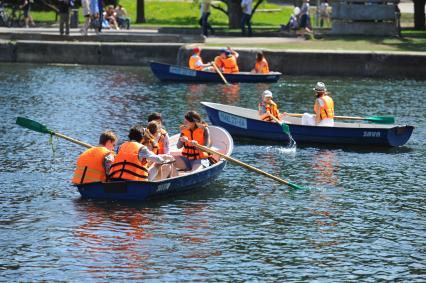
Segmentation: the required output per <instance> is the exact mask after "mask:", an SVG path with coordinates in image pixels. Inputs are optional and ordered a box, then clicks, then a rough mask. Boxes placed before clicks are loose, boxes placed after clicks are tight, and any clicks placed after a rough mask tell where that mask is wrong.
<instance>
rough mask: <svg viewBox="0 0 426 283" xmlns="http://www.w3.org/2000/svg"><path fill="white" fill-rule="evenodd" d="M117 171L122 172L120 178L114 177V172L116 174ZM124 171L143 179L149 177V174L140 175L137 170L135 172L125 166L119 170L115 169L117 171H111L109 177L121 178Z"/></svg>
mask: <svg viewBox="0 0 426 283" xmlns="http://www.w3.org/2000/svg"><path fill="white" fill-rule="evenodd" d="M116 173H120V177H118V178H114V177H113V176H114V174H116ZM123 173H127V174H130V175H133V176H135V177H138V178H141V179H147V178H148V176H144V175H139V174H137V173H135V172H133V171H130V170H127V169H125V168H121V169H118V170H115V171H113V172H111V173H110V174H109V179H121V177H122V175H123Z"/></svg>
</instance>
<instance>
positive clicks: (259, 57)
mask: <svg viewBox="0 0 426 283" xmlns="http://www.w3.org/2000/svg"><path fill="white" fill-rule="evenodd" d="M251 72H252V73H256V74H268V73H269V64H268V61H266V58H265V56H264V55H263V52H262V51H259V52H257V54H256V64H255V66H254V69H253V70H251Z"/></svg>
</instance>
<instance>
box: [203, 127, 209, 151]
mask: <svg viewBox="0 0 426 283" xmlns="http://www.w3.org/2000/svg"><path fill="white" fill-rule="evenodd" d="M203 145H204V146H208V147H210V131H209V128H207V127H205V128H204V144H203Z"/></svg>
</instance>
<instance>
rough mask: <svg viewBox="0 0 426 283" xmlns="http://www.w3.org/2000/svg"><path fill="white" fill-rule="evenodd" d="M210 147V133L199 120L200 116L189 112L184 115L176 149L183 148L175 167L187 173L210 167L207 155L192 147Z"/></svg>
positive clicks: (206, 126)
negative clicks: (197, 145) (198, 145)
mask: <svg viewBox="0 0 426 283" xmlns="http://www.w3.org/2000/svg"><path fill="white" fill-rule="evenodd" d="M196 144H200V145H203V146H207V147H208V146H210V132H209V129H208V125H207V123H206V122H204V121H203V120H202V119H201V116H200V114H198V113H197V112H195V111H189V112H187V113H186V114H185V118H184V119H183V125H182V126H181V134H180V138H179V141H178V143H177V148H183V150H182V156H180V160H179V163H178V160H176V161H177V162H176V167H178V168H183V169H185V170H187V171H189V170H191V171H196V170H198V169H202V168H206V167H208V166H209V165H210V161H209V160H208V158H209V154H208V153H206V152H204V151H202V150H199V149H198V148H196V147H195V146H194V145H196Z"/></svg>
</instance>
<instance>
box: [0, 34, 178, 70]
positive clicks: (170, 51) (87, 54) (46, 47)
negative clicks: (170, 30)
mask: <svg viewBox="0 0 426 283" xmlns="http://www.w3.org/2000/svg"><path fill="white" fill-rule="evenodd" d="M180 47H181V44H180V43H114V42H109V43H105V42H57V41H30V40H26V41H16V42H14V41H0V62H18V63H61V64H91V65H96V64H100V65H129V66H143V65H147V64H148V63H149V61H151V60H154V61H161V62H165V63H170V64H175V63H176V54H177V53H178V50H179V48H180Z"/></svg>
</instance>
